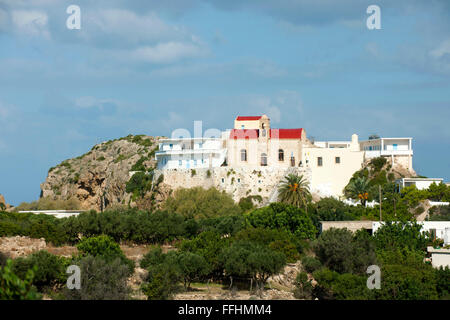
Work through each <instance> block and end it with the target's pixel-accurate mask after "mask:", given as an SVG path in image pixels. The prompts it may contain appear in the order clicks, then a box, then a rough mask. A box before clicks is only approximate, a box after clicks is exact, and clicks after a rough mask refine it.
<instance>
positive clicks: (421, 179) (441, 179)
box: [395, 178, 444, 181]
mask: <svg viewBox="0 0 450 320" xmlns="http://www.w3.org/2000/svg"><path fill="white" fill-rule="evenodd" d="M437 180H439V181H443V180H444V178H400V179H397V180H395V181H437Z"/></svg>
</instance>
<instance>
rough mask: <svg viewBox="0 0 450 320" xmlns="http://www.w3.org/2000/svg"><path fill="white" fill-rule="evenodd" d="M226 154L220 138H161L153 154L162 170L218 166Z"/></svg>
mask: <svg viewBox="0 0 450 320" xmlns="http://www.w3.org/2000/svg"><path fill="white" fill-rule="evenodd" d="M226 154H227V149H226V148H224V143H223V140H222V139H221V138H179V139H165V140H162V141H161V143H160V144H159V151H157V152H156V154H155V156H156V160H157V163H158V169H161V170H162V169H195V168H213V167H220V166H221V165H222V164H223V163H224V161H225V158H226Z"/></svg>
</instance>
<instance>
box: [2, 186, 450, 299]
mask: <svg viewBox="0 0 450 320" xmlns="http://www.w3.org/2000/svg"><path fill="white" fill-rule="evenodd" d="M369 179H370V178H369ZM137 185H141V184H140V183H137ZM389 186H390V182H389V181H388V182H386V184H384V185H383V186H382V188H383V192H384V193H383V196H384V197H385V198H387V199H386V200H385V201H384V202H383V219H384V220H385V221H387V223H386V224H385V225H384V226H382V227H381V228H379V229H378V231H377V232H376V233H375V234H374V235H373V236H370V235H369V234H368V233H366V232H365V231H359V232H357V233H354V234H353V233H351V232H350V231H348V230H345V229H330V230H327V231H325V232H322V233H319V230H320V221H339V220H360V219H378V208H377V207H375V208H367V207H365V206H363V205H358V206H351V205H347V204H345V203H343V202H341V201H339V200H337V199H334V198H323V199H321V200H320V201H318V202H316V203H312V202H311V201H310V199H309V198H305V199H306V201H303V200H302V201H301V202H296V204H297V205H292V204H288V203H281V202H279V203H272V204H270V205H268V206H265V207H261V208H255V207H254V206H253V203H254V202H253V199H251V198H250V199H249V200H250V202H251V204H252V205H249V202H248V201H242V202H240V203H239V204H236V203H234V202H233V200H232V199H231V197H230V196H229V195H227V194H226V193H223V192H220V191H218V190H215V189H209V190H204V189H202V188H193V189H180V190H179V192H175V193H174V194H173V195H172V196H171V197H170V198H169V200H168V201H167V202H166V205H165V206H164V207H163V208H162V209H161V210H156V209H153V210H139V209H136V208H126V207H125V208H122V209H114V210H106V211H104V212H95V211H89V212H83V213H81V214H80V215H78V216H73V217H68V218H63V219H57V218H55V217H52V216H47V215H42V214H41V215H34V214H31V213H25V214H23V213H22V214H19V213H16V212H2V213H0V236H13V235H24V236H29V237H33V238H45V239H46V241H47V242H51V243H53V244H54V245H63V244H70V245H76V246H77V248H78V254H77V255H75V256H73V257H70V258H61V257H57V256H54V255H52V254H50V253H48V252H46V251H40V252H36V253H33V254H32V255H30V256H28V257H24V258H16V259H14V260H8V259H7V257H5V256H2V255H0V265H1V266H2V269H1V271H0V281H3V282H2V286H4V287H5V288H8V289H7V290H8V291H1V290H0V295H2V297H5V298H7V299H20V298H21V299H39V298H40V297H41V296H42V294H46V295H48V296H50V297H51V298H53V299H130V298H131V292H132V290H131V288H130V287H129V285H128V279H129V277H130V276H131V274H132V273H133V272H134V270H135V263H134V262H132V261H131V260H129V259H127V258H126V257H125V255H124V254H123V252H122V250H121V249H120V247H119V243H120V242H127V243H136V244H152V245H154V247H153V249H151V250H150V251H149V252H148V253H147V254H145V255H144V257H143V258H142V260H141V261H140V262H139V265H140V267H141V268H144V269H145V270H146V271H147V274H146V276H145V279H144V281H143V283H142V285H141V287H140V289H141V291H142V293H143V294H144V295H145V296H146V297H147V298H148V299H170V298H172V297H173V296H174V295H175V294H176V293H178V292H184V291H189V290H191V288H192V283H193V282H202V283H210V282H211V281H213V282H216V283H221V284H222V285H223V287H224V288H230V289H231V290H233V288H236V287H239V288H248V290H251V291H253V292H254V293H257V294H261V293H262V292H263V291H264V288H265V287H266V284H267V281H268V279H269V277H270V276H272V275H274V274H277V273H279V272H280V271H281V270H282V269H283V267H284V266H285V265H286V264H287V263H289V262H295V261H298V260H300V261H301V262H302V266H303V269H302V272H300V273H299V274H298V275H297V278H296V281H295V284H296V288H295V290H294V295H295V296H296V297H297V298H301V299H314V298H318V299H448V298H450V297H449V292H448V291H449V290H448V283H449V277H450V269H448V268H446V269H434V268H432V267H431V265H429V264H428V263H426V262H424V257H425V254H426V251H425V249H426V246H428V245H434V244H435V243H434V242H433V241H432V239H430V238H429V236H428V235H427V234H423V233H421V232H420V226H419V225H417V224H415V223H413V220H414V219H413V215H412V214H411V213H410V210H411V208H414V206H415V205H417V203H418V202H420V200H418V199H422V198H423V197H428V198H430V197H431V198H433V199H440V200H443V199H446V197H447V192H448V189H447V188H448V187H446V186H445V188H444V187H443V186H442V185H437V186H435V185H433V186H431V187H430V188H429V189H428V190H424V191H418V190H416V189H414V188H406V190H404V192H403V193H402V194H400V195H399V194H396V193H395V192H394V191H390V190H391V189H389ZM137 190H138V191H139V188H137ZM392 190H393V189H392ZM133 192H134V191H133ZM394 201H395V202H394ZM448 212H449V209H448V206H447V207H439V208H435V209H432V211H431V218H433V219H438V218H442V217H446V216H448ZM391 220H396V221H398V220H399V221H400V222H390V221H391ZM163 244H170V245H171V246H172V248H173V250H169V251H168V252H163V250H162V249H161V246H162V245H163ZM70 264H76V265H78V266H79V267H80V268H81V270H82V279H81V280H82V284H83V283H84V285H82V289H81V290H68V289H67V288H66V287H65V280H66V279H67V274H65V269H66V268H67V266H68V265H70ZM373 264H376V265H379V266H380V268H381V272H382V279H383V280H382V281H383V282H382V288H381V289H380V290H369V289H367V286H366V280H367V274H366V273H365V272H366V269H367V267H368V266H369V265H373ZM312 279H314V280H315V282H314V284H313V281H312Z"/></svg>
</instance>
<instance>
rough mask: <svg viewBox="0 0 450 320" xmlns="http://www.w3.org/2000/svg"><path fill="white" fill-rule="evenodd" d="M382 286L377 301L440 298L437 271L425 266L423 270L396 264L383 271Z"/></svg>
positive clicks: (377, 291) (377, 293)
mask: <svg viewBox="0 0 450 320" xmlns="http://www.w3.org/2000/svg"><path fill="white" fill-rule="evenodd" d="M381 274H382V285H381V289H380V290H376V292H375V294H376V298H377V299H386V300H430V299H431V300H433V299H437V298H438V293H437V290H436V284H437V283H436V277H435V271H434V270H433V268H432V267H431V266H427V265H425V264H423V267H422V268H415V267H412V266H408V265H403V264H396V265H385V266H383V267H382V269H381Z"/></svg>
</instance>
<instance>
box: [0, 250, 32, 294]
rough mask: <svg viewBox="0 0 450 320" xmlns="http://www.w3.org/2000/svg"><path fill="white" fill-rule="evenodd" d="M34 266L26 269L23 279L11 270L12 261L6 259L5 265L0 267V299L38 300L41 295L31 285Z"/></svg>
mask: <svg viewBox="0 0 450 320" xmlns="http://www.w3.org/2000/svg"><path fill="white" fill-rule="evenodd" d="M35 271H36V268H33V269H30V270H28V271H27V273H26V275H25V277H24V278H23V279H21V278H19V277H18V276H17V275H16V274H15V273H14V271H13V261H12V260H11V259H8V260H7V262H6V264H5V266H3V267H0V300H38V299H41V296H40V295H39V294H38V293H37V292H36V288H35V287H34V286H33V277H34V272H35Z"/></svg>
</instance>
